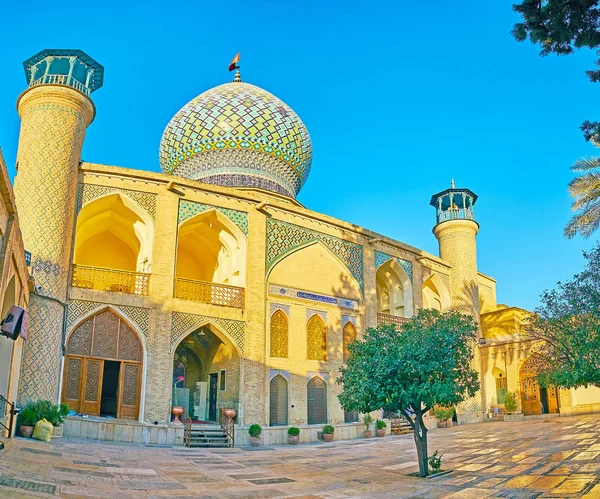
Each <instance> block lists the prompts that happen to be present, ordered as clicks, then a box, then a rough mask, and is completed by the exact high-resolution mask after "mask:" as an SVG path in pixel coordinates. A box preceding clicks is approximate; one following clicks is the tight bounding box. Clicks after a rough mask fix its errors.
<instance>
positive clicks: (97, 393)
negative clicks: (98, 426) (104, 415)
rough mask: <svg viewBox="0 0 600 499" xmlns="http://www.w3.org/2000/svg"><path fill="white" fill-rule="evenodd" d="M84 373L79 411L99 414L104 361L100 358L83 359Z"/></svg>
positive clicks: (93, 414) (94, 414)
mask: <svg viewBox="0 0 600 499" xmlns="http://www.w3.org/2000/svg"><path fill="white" fill-rule="evenodd" d="M84 373H85V374H84V379H85V384H84V389H83V404H82V405H83V407H82V408H81V412H83V413H85V414H90V415H92V416H99V415H100V401H101V398H102V375H103V374H104V361H103V360H100V359H85V370H84Z"/></svg>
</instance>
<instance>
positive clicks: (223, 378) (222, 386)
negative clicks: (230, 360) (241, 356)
mask: <svg viewBox="0 0 600 499" xmlns="http://www.w3.org/2000/svg"><path fill="white" fill-rule="evenodd" d="M220 383H221V384H220V386H219V390H221V391H225V369H221V379H220Z"/></svg>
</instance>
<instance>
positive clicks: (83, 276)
mask: <svg viewBox="0 0 600 499" xmlns="http://www.w3.org/2000/svg"><path fill="white" fill-rule="evenodd" d="M72 285H73V286H75V287H76V288H86V289H99V290H101V291H113V292H119V293H129V294H132V295H144V296H147V295H148V293H149V290H150V274H145V273H142V272H130V271H127V270H114V269H105V268H102V267H88V266H87V265H73V281H72Z"/></svg>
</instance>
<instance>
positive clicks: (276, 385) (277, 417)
mask: <svg viewBox="0 0 600 499" xmlns="http://www.w3.org/2000/svg"><path fill="white" fill-rule="evenodd" d="M269 388H270V390H269V391H270V394H269V402H270V403H269V426H285V425H286V424H288V383H287V380H286V379H285V378H284V377H283V376H282V375H281V374H277V375H276V376H274V377H273V379H272V380H271V383H270V384H269Z"/></svg>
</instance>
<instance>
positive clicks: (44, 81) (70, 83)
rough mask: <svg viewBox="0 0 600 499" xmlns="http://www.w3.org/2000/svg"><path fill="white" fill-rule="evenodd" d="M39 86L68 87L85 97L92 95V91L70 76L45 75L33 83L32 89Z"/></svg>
mask: <svg viewBox="0 0 600 499" xmlns="http://www.w3.org/2000/svg"><path fill="white" fill-rule="evenodd" d="M38 85H66V86H67V87H73V88H75V89H77V90H79V91H80V92H83V93H84V94H85V95H90V89H89V88H88V87H86V86H85V85H84V84H83V83H81V82H80V81H78V80H76V79H75V78H73V77H72V76H69V75H44V76H42V77H41V78H38V79H37V80H35V81H34V82H32V83H31V84H30V85H29V86H30V87H37V86H38Z"/></svg>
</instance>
